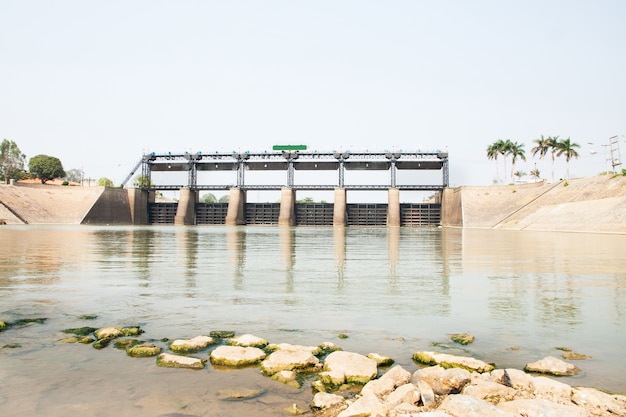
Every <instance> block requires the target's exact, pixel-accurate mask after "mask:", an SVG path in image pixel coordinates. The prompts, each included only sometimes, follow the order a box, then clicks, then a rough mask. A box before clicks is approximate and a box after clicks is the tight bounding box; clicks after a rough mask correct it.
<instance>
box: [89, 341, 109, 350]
mask: <svg viewBox="0 0 626 417" xmlns="http://www.w3.org/2000/svg"><path fill="white" fill-rule="evenodd" d="M111 340H113V339H98V340H96V341H95V342H94V343H93V345H91V346H93V347H94V348H95V349H98V350H100V349H104V348H105V347H107V346H109V344H110V343H111Z"/></svg>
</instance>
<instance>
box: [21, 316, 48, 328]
mask: <svg viewBox="0 0 626 417" xmlns="http://www.w3.org/2000/svg"><path fill="white" fill-rule="evenodd" d="M46 320H48V319H47V318H44V317H38V318H35V319H19V320H17V321H16V322H15V323H13V325H14V326H24V325H26V324H31V323H35V324H44V323H45V322H46Z"/></svg>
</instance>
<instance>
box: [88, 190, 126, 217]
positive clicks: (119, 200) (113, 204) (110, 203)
mask: <svg viewBox="0 0 626 417" xmlns="http://www.w3.org/2000/svg"><path fill="white" fill-rule="evenodd" d="M128 191H129V190H125V189H122V188H110V187H105V188H104V190H103V192H102V194H100V198H98V200H97V201H96V202H95V203H94V205H93V206H92V207H91V210H89V212H88V213H87V215H86V216H85V217H84V218H83V220H82V222H81V223H82V224H133V219H132V216H131V208H130V201H129V198H128Z"/></svg>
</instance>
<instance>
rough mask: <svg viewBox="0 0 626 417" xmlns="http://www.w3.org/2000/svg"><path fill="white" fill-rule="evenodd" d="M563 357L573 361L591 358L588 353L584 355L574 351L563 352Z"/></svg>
mask: <svg viewBox="0 0 626 417" xmlns="http://www.w3.org/2000/svg"><path fill="white" fill-rule="evenodd" d="M562 356H563V359H567V360H573V361H580V360H584V359H591V356H589V355H584V354H582V353H576V352H571V351H570V352H563V355H562Z"/></svg>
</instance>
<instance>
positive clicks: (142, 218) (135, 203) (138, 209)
mask: <svg viewBox="0 0 626 417" xmlns="http://www.w3.org/2000/svg"><path fill="white" fill-rule="evenodd" d="M126 192H127V193H128V205H129V207H130V219H131V221H132V224H148V203H149V202H151V201H152V202H154V199H155V196H154V191H153V192H149V191H146V190H141V189H139V188H128V189H127V190H126ZM150 194H152V195H150Z"/></svg>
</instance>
